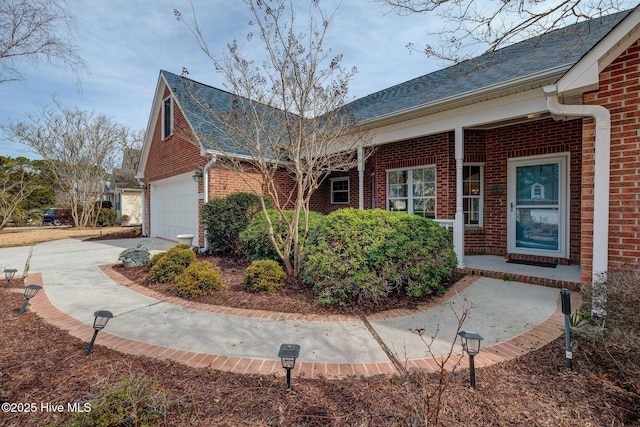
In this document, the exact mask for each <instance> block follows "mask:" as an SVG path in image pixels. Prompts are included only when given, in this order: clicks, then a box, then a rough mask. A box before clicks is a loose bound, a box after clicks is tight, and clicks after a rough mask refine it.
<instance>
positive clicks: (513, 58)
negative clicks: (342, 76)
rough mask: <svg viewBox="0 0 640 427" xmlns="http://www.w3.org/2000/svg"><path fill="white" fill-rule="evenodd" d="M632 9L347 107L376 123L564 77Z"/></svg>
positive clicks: (458, 65)
mask: <svg viewBox="0 0 640 427" xmlns="http://www.w3.org/2000/svg"><path fill="white" fill-rule="evenodd" d="M629 13H631V10H629V11H624V12H619V13H616V14H612V15H608V16H604V17H602V18H598V19H593V20H590V21H585V22H581V23H577V24H574V25H570V26H568V27H565V28H561V29H558V30H555V31H552V32H549V33H546V34H544V35H542V36H540V37H535V38H532V39H529V40H525V41H523V42H520V43H516V44H513V45H511V46H508V47H505V48H503V49H499V50H497V51H495V52H491V53H487V54H485V55H482V56H480V57H478V58H476V59H472V60H469V61H465V62H462V63H460V64H456V65H453V66H451V67H448V68H445V69H442V70H439V71H436V72H433V73H430V74H427V75H424V76H421V77H417V78H415V79H413V80H409V81H407V82H404V83H401V84H398V85H395V86H392V87H390V88H387V89H384V90H381V91H379V92H375V93H373V94H371V95H368V96H365V97H363V98H360V99H357V100H355V101H353V102H351V103H350V104H348V105H347V106H346V108H348V109H349V111H350V112H351V113H352V114H354V115H355V117H356V118H357V119H358V120H361V121H368V120H375V119H377V118H381V117H384V116H390V115H394V114H399V113H402V112H404V111H407V110H412V109H416V108H420V107H421V106H426V105H435V104H438V103H445V102H447V101H448V100H452V99H459V98H462V97H464V96H465V94H469V95H471V94H477V93H478V92H481V91H483V90H487V91H491V90H493V89H494V88H496V87H498V86H501V85H505V84H508V83H509V82H514V84H515V82H518V83H519V84H521V83H522V81H523V80H526V79H527V77H530V79H531V81H535V80H536V79H540V77H541V76H547V77H548V76H549V75H553V73H555V74H556V76H557V77H556V79H557V78H559V77H560V76H562V74H564V73H565V72H566V71H567V70H568V69H569V68H570V67H571V66H572V65H573V64H575V63H576V62H578V61H579V60H580V59H581V58H582V57H583V56H584V55H585V54H586V53H587V52H589V50H590V49H591V48H593V47H594V46H595V45H596V43H598V42H599V41H600V40H602V38H603V37H605V36H606V35H607V34H608V33H609V32H610V31H611V30H612V29H613V28H614V27H615V26H616V25H617V24H618V23H619V22H620V21H622V20H623V19H624V18H625V17H626V16H627V15H628V14H629Z"/></svg>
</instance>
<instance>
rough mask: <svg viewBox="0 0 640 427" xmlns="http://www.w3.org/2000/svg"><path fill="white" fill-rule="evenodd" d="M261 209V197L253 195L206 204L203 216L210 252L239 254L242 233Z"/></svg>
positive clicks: (233, 197)
mask: <svg viewBox="0 0 640 427" xmlns="http://www.w3.org/2000/svg"><path fill="white" fill-rule="evenodd" d="M265 202H269V201H268V200H265ZM267 206H268V205H267ZM260 210H261V206H260V196H257V195H255V194H250V193H234V194H231V195H229V196H227V197H223V198H220V199H213V200H210V201H209V202H207V203H205V205H204V206H202V209H201V210H200V214H201V217H202V224H203V226H204V229H205V230H206V231H207V242H208V244H209V248H210V249H211V251H213V252H215V253H217V254H225V255H226V254H229V255H234V256H238V255H240V254H241V253H242V248H241V245H240V232H241V231H242V230H244V229H245V228H246V227H247V225H248V224H249V221H251V218H253V216H254V215H255V214H256V213H257V212H259V211H260Z"/></svg>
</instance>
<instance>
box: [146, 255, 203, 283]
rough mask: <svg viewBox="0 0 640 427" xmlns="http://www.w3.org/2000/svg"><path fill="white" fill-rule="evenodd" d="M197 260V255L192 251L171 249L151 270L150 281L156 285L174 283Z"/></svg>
mask: <svg viewBox="0 0 640 427" xmlns="http://www.w3.org/2000/svg"><path fill="white" fill-rule="evenodd" d="M195 260H196V254H194V253H193V251H192V250H191V249H184V248H178V247H175V248H171V249H170V250H168V251H167V252H166V254H165V255H164V256H163V257H161V258H160V259H159V260H157V262H155V264H154V265H153V267H151V268H150V269H149V280H150V281H152V282H155V283H172V282H174V281H175V280H176V276H178V275H180V274H181V273H182V272H183V271H184V270H185V269H186V268H187V267H188V266H189V265H190V264H191V263H192V262H194V261H195ZM149 262H151V260H150V261H149Z"/></svg>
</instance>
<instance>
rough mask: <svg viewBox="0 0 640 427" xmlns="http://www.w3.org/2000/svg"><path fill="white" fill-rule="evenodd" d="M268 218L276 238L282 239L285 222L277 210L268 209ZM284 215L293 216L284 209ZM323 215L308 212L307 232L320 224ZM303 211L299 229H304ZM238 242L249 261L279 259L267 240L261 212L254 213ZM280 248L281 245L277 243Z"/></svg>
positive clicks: (265, 226) (264, 221)
mask: <svg viewBox="0 0 640 427" xmlns="http://www.w3.org/2000/svg"><path fill="white" fill-rule="evenodd" d="M268 212H269V218H270V219H271V222H272V224H273V226H274V232H275V235H276V239H278V238H279V239H281V240H284V239H285V236H286V231H287V230H286V224H284V223H283V222H281V221H280V220H279V218H278V212H277V211H275V210H272V209H270V210H269V211H268ZM285 216H286V217H287V218H288V219H289V220H290V219H291V218H293V211H285ZM323 217H324V215H322V214H321V213H318V212H309V234H310V235H311V234H312V233H313V232H314V230H315V229H316V228H317V227H318V224H320V221H321V220H322V218H323ZM303 218H304V216H303V213H302V212H301V213H300V221H301V223H300V230H301V231H302V230H303V229H304V224H303V223H302V221H303ZM240 242H241V244H242V251H243V253H244V256H245V257H247V258H248V259H249V260H250V261H256V260H261V259H271V260H274V261H280V258H279V257H278V254H277V253H276V250H275V249H274V247H273V245H272V244H271V240H269V224H268V223H267V220H266V218H265V216H264V214H263V213H259V214H258V215H256V216H255V217H254V218H253V220H251V222H250V223H249V225H248V226H247V228H245V230H244V231H243V232H242V233H240ZM279 247H280V250H282V248H283V245H282V244H279Z"/></svg>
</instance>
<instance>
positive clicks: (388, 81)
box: [0, 0, 443, 158]
mask: <svg viewBox="0 0 640 427" xmlns="http://www.w3.org/2000/svg"><path fill="white" fill-rule="evenodd" d="M301 1H303V0H296V1H295V2H296V3H297V4H299V2H301ZM304 1H307V0H304ZM192 2H193V6H194V8H195V13H196V17H197V19H198V22H199V24H200V26H201V28H202V30H203V32H204V34H205V38H206V39H207V41H208V43H209V47H210V49H211V50H212V51H213V53H214V54H216V55H221V54H222V53H224V48H225V46H226V44H227V43H229V42H231V41H233V40H234V39H237V40H239V41H241V40H244V39H245V38H246V35H247V33H248V32H250V31H251V27H250V26H249V25H248V22H249V20H250V15H249V14H250V12H249V11H248V10H247V7H246V6H245V5H244V3H243V2H242V1H240V0H192ZM338 3H339V1H338V0H323V1H321V2H320V4H321V5H326V8H327V9H332V8H333V7H334V6H335V5H337V4H338ZM67 7H68V10H69V12H70V13H71V14H73V15H74V17H75V28H74V33H73V34H72V38H71V42H72V43H73V44H75V45H76V46H78V47H79V54H80V55H81V56H82V58H83V59H84V61H85V62H86V65H87V73H86V74H85V75H83V76H82V79H81V84H80V86H78V85H77V84H76V79H75V78H74V77H73V76H72V75H69V73H68V71H66V70H65V68H64V66H63V65H60V64H56V63H52V64H49V63H44V64H41V65H40V66H38V67H37V68H34V67H33V66H32V65H30V64H28V63H26V64H22V66H21V68H20V69H21V71H22V72H23V75H24V77H25V80H24V81H19V82H8V83H0V99H2V101H3V102H0V129H1V128H2V126H6V125H9V124H11V123H16V122H20V121H28V115H29V114H31V115H35V116H37V115H38V112H39V110H40V109H41V108H42V107H44V106H52V105H53V100H54V98H55V99H56V100H57V102H58V103H60V104H61V105H62V106H63V107H69V108H75V107H77V108H79V109H81V110H84V111H88V112H93V113H95V114H103V115H106V116H109V117H111V118H112V119H113V120H114V121H115V122H117V123H120V124H123V125H126V126H128V127H129V128H130V129H131V130H133V131H141V130H146V127H147V123H148V121H149V114H150V111H151V104H152V102H153V96H154V92H155V88H156V85H157V83H158V76H159V72H160V70H161V69H164V70H167V71H170V72H173V73H176V74H181V73H182V69H183V67H184V68H186V69H187V70H188V71H189V76H188V77H189V78H192V79H194V80H196V81H199V82H201V83H205V84H208V85H211V86H215V87H219V88H224V80H223V78H222V76H221V75H220V74H218V73H216V71H215V70H214V68H213V66H212V64H211V61H210V60H209V59H208V58H207V57H206V56H205V54H204V53H203V52H202V51H201V50H200V48H199V47H198V44H197V42H196V40H195V38H194V37H193V35H192V34H191V33H190V32H189V30H188V28H187V27H186V26H185V25H184V23H182V22H178V21H177V20H176V18H175V16H174V13H173V11H174V9H178V10H180V11H181V12H182V14H183V16H184V17H185V18H189V17H191V16H193V13H192V10H191V3H190V2H189V0H133V1H132V0H109V1H99V0H67ZM303 16H304V15H302V14H300V15H299V17H300V18H302V17H303ZM428 19H429V18H427V17H426V16H424V15H421V16H419V15H414V16H398V15H397V14H395V13H393V12H392V11H391V10H390V9H389V7H388V6H385V5H383V4H381V3H378V2H374V1H371V0H343V1H342V3H341V5H340V7H339V9H338V10H337V13H336V15H335V18H334V22H333V23H332V25H331V26H330V29H329V35H328V39H327V41H326V46H328V47H329V48H331V50H332V52H333V53H336V54H337V53H342V54H343V55H344V57H343V65H345V66H348V67H351V66H356V67H357V68H358V74H357V75H356V76H355V77H354V78H353V79H352V81H351V85H350V97H351V98H352V99H355V98H361V97H363V96H366V95H368V94H370V93H373V92H376V91H379V90H382V89H385V88H387V87H390V86H393V85H395V84H398V83H402V82H405V81H407V80H410V79H412V78H415V77H419V76H421V75H424V74H427V73H430V72H432V71H435V70H437V69H438V68H442V65H443V64H441V63H438V62H437V61H436V60H434V59H428V58H427V57H426V56H425V55H423V54H420V53H419V52H410V51H409V50H408V49H407V48H406V45H407V43H409V42H421V43H424V42H425V41H426V34H425V28H428V27H429V26H430V25H431V26H433V25H434V23H433V22H432V23H430V22H429V21H428ZM252 44H253V43H252ZM0 155H5V156H11V157H16V156H25V157H31V158H38V156H37V155H35V154H34V153H31V152H29V151H28V148H27V147H25V146H24V145H20V144H15V143H12V142H9V141H7V140H6V139H5V137H4V135H3V133H2V131H1V130H0Z"/></svg>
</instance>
